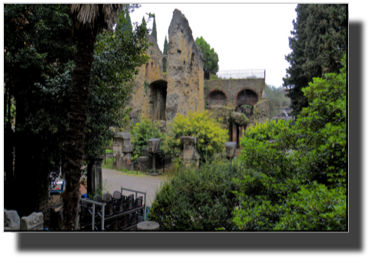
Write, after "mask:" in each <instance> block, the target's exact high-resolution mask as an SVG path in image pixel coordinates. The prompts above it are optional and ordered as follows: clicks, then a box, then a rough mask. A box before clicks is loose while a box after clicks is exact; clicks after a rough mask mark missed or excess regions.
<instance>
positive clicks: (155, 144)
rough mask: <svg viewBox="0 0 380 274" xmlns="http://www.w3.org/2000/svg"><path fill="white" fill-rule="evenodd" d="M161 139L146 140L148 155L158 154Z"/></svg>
mask: <svg viewBox="0 0 380 274" xmlns="http://www.w3.org/2000/svg"><path fill="white" fill-rule="evenodd" d="M160 146H161V139H160V138H152V139H148V152H149V153H158V152H160Z"/></svg>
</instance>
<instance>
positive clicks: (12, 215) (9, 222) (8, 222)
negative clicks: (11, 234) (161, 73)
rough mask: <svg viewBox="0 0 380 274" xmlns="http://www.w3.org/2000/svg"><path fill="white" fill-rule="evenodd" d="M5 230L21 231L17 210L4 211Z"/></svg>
mask: <svg viewBox="0 0 380 274" xmlns="http://www.w3.org/2000/svg"><path fill="white" fill-rule="evenodd" d="M4 230H20V217H19V216H18V214H17V211H16V210H6V209H4Z"/></svg>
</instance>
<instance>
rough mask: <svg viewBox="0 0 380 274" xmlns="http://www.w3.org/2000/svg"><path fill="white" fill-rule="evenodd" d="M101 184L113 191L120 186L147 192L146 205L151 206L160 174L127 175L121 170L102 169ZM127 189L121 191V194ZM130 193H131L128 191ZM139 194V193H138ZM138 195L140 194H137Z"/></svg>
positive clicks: (159, 180) (160, 179) (159, 183)
mask: <svg viewBox="0 0 380 274" xmlns="http://www.w3.org/2000/svg"><path fill="white" fill-rule="evenodd" d="M102 175H103V185H104V186H105V188H106V191H107V192H109V193H111V194H112V193H113V192H114V191H116V190H117V191H120V189H121V187H124V188H128V189H134V190H139V191H144V192H145V191H146V192H147V194H146V195H147V197H146V199H147V203H146V205H147V206H151V205H152V202H153V200H154V197H155V196H156V191H157V190H158V189H159V188H160V185H161V181H162V179H163V177H162V176H149V175H141V176H137V175H128V174H126V173H123V172H121V171H117V170H112V169H104V168H103V169H102ZM124 193H127V194H128V192H127V191H123V194H124ZM130 194H132V193H130ZM138 195H139V194H138ZM139 196H140V195H139Z"/></svg>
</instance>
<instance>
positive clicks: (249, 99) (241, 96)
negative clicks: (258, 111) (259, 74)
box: [235, 87, 260, 108]
mask: <svg viewBox="0 0 380 274" xmlns="http://www.w3.org/2000/svg"><path fill="white" fill-rule="evenodd" d="M259 99H260V96H259V94H258V93H257V92H256V91H255V90H254V89H252V88H249V87H247V88H243V89H241V90H240V91H239V92H237V93H236V95H235V108H237V107H240V106H241V105H251V106H252V107H253V106H254V105H256V103H257V102H258V101H259Z"/></svg>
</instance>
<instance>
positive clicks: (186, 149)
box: [180, 136, 201, 167]
mask: <svg viewBox="0 0 380 274" xmlns="http://www.w3.org/2000/svg"><path fill="white" fill-rule="evenodd" d="M181 144H182V145H183V150H182V153H181V155H180V158H182V160H183V165H184V166H186V167H189V166H191V165H192V163H194V166H195V167H199V159H200V158H201V156H200V155H199V153H198V151H197V148H196V145H197V137H192V136H183V137H181Z"/></svg>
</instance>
